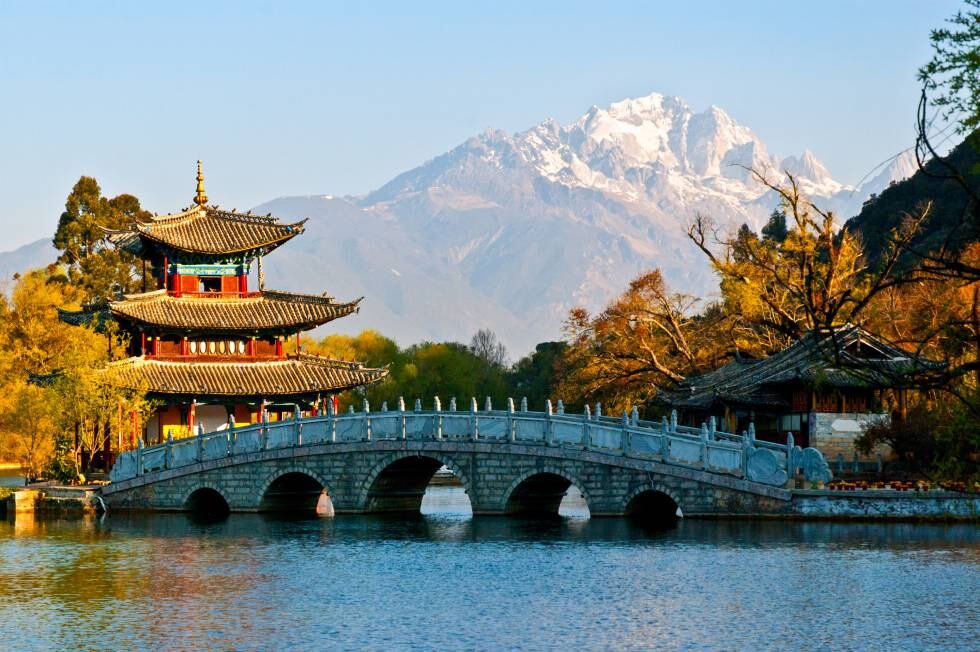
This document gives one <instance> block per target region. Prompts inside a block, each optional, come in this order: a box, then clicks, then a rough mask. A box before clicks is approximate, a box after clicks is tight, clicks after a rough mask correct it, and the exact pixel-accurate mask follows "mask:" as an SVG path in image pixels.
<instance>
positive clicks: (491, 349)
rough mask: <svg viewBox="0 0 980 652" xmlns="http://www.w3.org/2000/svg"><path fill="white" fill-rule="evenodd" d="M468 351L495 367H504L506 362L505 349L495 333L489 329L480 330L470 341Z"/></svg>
mask: <svg viewBox="0 0 980 652" xmlns="http://www.w3.org/2000/svg"><path fill="white" fill-rule="evenodd" d="M470 351H472V352H473V354H474V355H476V356H477V357H478V358H482V359H484V360H486V361H487V362H488V363H490V364H491V365H494V366H496V367H502V366H504V362H506V360H507V347H505V346H504V345H503V342H501V341H500V340H499V339H497V335H496V333H494V332H493V331H492V330H490V329H489V328H481V329H480V330H478V331H477V332H476V334H475V335H474V336H473V339H472V340H470Z"/></svg>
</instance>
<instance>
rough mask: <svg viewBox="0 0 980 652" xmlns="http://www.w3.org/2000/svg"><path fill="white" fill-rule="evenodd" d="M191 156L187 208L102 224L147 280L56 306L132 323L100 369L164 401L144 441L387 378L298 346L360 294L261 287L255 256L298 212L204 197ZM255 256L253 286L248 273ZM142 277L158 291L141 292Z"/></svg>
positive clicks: (286, 231)
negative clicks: (117, 292)
mask: <svg viewBox="0 0 980 652" xmlns="http://www.w3.org/2000/svg"><path fill="white" fill-rule="evenodd" d="M197 165H198V167H197V194H196V195H195V197H194V204H193V205H192V206H191V207H190V208H188V209H185V210H183V211H182V212H180V213H175V214H171V215H162V216H155V217H153V218H151V219H150V220H149V221H146V222H135V223H133V224H131V225H129V227H128V228H125V229H122V230H113V231H109V230H107V231H106V238H107V240H108V241H109V242H110V243H112V244H113V245H114V246H116V247H117V248H119V249H121V250H124V251H127V252H130V253H132V254H134V255H136V256H138V257H139V258H141V259H142V260H143V263H144V270H146V269H147V267H148V268H149V270H150V272H149V273H144V288H143V290H144V291H143V292H142V293H140V294H129V295H123V296H122V297H120V298H119V299H118V300H116V301H110V302H108V303H104V304H102V305H101V306H99V307H97V308H96V307H92V306H89V307H86V308H83V310H81V311H78V312H63V313H62V318H63V319H65V320H66V321H69V322H73V323H82V322H87V321H91V320H92V319H93V318H94V317H95V316H96V315H98V316H99V318H100V319H106V318H111V319H113V320H115V321H116V322H117V323H118V324H119V325H120V327H121V328H122V329H123V330H125V331H126V332H128V333H129V335H130V340H129V342H130V343H129V347H130V350H129V353H130V355H131V356H132V357H130V358H128V359H126V360H121V361H119V362H115V363H112V364H111V365H110V366H109V368H108V369H107V370H106V371H107V373H108V374H109V375H110V377H111V378H112V381H113V382H115V383H117V384H119V385H121V386H124V387H131V388H140V389H143V390H145V391H146V392H147V396H148V398H150V399H154V400H156V401H158V402H159V403H160V405H161V407H160V408H159V409H158V410H157V411H156V413H155V414H154V415H153V416H152V418H150V419H149V420H148V421H147V423H146V424H145V428H139V429H140V430H142V431H143V434H144V437H145V440H146V441H147V443H154V442H159V441H163V440H165V439H166V438H167V437H168V436H170V435H172V436H173V437H175V438H177V437H181V436H186V435H189V434H191V433H193V432H194V430H195V426H196V425H198V424H199V425H201V426H202V427H203V428H204V429H205V430H207V431H211V430H215V429H219V428H221V427H223V426H224V424H228V423H235V424H239V425H241V424H246V423H255V422H257V421H259V420H261V419H262V418H263V415H268V416H269V417H270V418H271V419H272V420H275V419H276V418H277V417H278V418H281V417H282V415H284V414H289V415H292V414H293V412H294V411H295V410H296V409H297V408H298V409H299V410H301V411H303V412H307V413H313V414H315V413H316V412H317V410H322V409H323V405H324V403H323V401H324V400H325V399H327V398H329V397H330V396H331V395H332V394H334V393H336V392H340V391H343V390H347V389H352V388H355V387H361V386H364V385H369V384H371V383H375V382H378V381H379V380H381V379H382V378H384V377H385V376H386V375H387V373H388V372H387V369H383V368H382V369H372V368H366V367H364V366H363V365H362V364H360V363H357V362H347V361H340V360H330V359H327V358H322V357H319V356H314V355H307V354H303V353H302V352H301V351H300V344H299V334H300V333H301V332H303V331H307V330H310V329H313V328H315V327H317V326H320V325H322V324H325V323H327V322H329V321H332V320H334V319H338V318H340V317H345V316H347V315H349V314H351V313H353V312H356V311H357V310H358V305H359V303H360V301H361V299H357V300H354V301H350V302H338V301H335V300H334V299H333V298H332V297H329V296H327V295H320V296H316V295H307V294H296V293H292V292H282V291H272V290H266V289H264V287H263V286H264V274H263V271H262V257H263V256H265V255H267V254H269V253H270V252H272V251H273V250H275V249H277V248H278V247H279V246H281V245H283V244H285V243H286V242H288V241H289V240H291V239H293V238H294V237H296V236H297V235H299V234H301V233H303V230H304V224H305V222H306V220H303V221H302V222H296V223H293V224H285V223H282V222H280V221H279V220H278V219H277V218H274V217H272V216H271V215H269V216H265V217H259V216H255V215H252V214H251V213H244V214H243V213H238V212H235V211H226V210H221V209H219V208H218V206H216V205H210V204H209V203H208V197H207V194H206V193H205V190H204V177H203V174H202V172H201V162H200V161H198V164H197ZM255 262H257V276H258V286H259V287H258V289H257V290H255V291H253V290H250V289H249V287H248V275H249V271H250V269H251V267H252V264H253V263H255ZM148 278H152V279H155V281H156V289H155V290H151V291H147V288H146V279H148ZM294 337H295V342H296V345H295V353H293V354H290V353H288V352H287V350H286V349H287V347H288V343H289V342H290V341H291V339H292V338H294ZM133 429H134V431H135V430H136V429H137V428H136V427H135V426H134V428H133ZM133 434H135V432H134V433H133Z"/></svg>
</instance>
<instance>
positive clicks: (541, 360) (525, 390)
mask: <svg viewBox="0 0 980 652" xmlns="http://www.w3.org/2000/svg"><path fill="white" fill-rule="evenodd" d="M567 350H568V344H567V343H566V342H542V343H540V344H538V345H537V346H535V347H534V353H532V354H531V355H526V356H524V357H523V358H521V359H520V360H518V361H517V362H516V363H515V364H514V366H513V367H512V368H511V370H510V372H509V373H508V374H507V385H508V389H509V390H510V394H511V396H513V398H514V400H516V401H519V400H520V399H521V398H522V397H527V404H528V408H529V409H531V410H542V409H544V404H545V401H547V400H548V399H549V398H554V397H555V396H556V393H555V384H556V383H555V379H556V377H557V375H558V374H559V373H560V369H561V366H562V362H563V359H564V356H565V353H566V351H567ZM576 399H577V400H576ZM565 407H566V408H567V409H569V410H578V409H581V407H582V397H574V398H573V399H572V400H570V401H566V403H565Z"/></svg>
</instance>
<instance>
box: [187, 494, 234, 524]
mask: <svg viewBox="0 0 980 652" xmlns="http://www.w3.org/2000/svg"><path fill="white" fill-rule="evenodd" d="M184 509H185V510H186V511H188V512H190V513H191V515H192V516H194V517H196V518H201V519H208V520H210V519H215V520H217V519H222V518H224V517H226V516H228V514H229V512H231V507H229V505H228V501H227V500H225V497H224V496H222V495H221V493H220V492H219V491H217V490H216V489H212V488H211V487H201V488H200V489H196V490H194V491H192V492H191V494H190V495H189V496H188V497H187V500H186V501H184Z"/></svg>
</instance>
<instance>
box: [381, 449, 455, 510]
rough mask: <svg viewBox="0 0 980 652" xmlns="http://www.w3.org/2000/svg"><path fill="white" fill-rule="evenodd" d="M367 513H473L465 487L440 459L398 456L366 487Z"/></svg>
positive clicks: (420, 456) (421, 456) (422, 456)
mask: <svg viewBox="0 0 980 652" xmlns="http://www.w3.org/2000/svg"><path fill="white" fill-rule="evenodd" d="M365 509H366V511H368V512H376V513H378V512H380V513H401V514H420V513H425V514H436V513H441V514H446V513H454V514H460V513H463V514H472V513H473V510H472V506H471V505H470V502H469V498H468V496H467V493H466V488H465V486H464V483H463V481H462V478H460V477H459V476H458V475H456V474H455V473H454V472H453V471H452V470H451V469H449V468H448V466H447V465H446V464H445V463H444V462H443V461H442V460H440V459H437V458H434V457H428V456H425V455H411V456H406V457H400V458H399V459H397V460H395V461H394V462H392V463H390V464H388V465H387V466H386V467H384V469H382V470H381V471H380V472H379V473H378V475H377V476H376V477H375V478H374V480H373V482H372V483H371V486H370V488H369V489H368V494H367V502H366V504H365Z"/></svg>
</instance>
